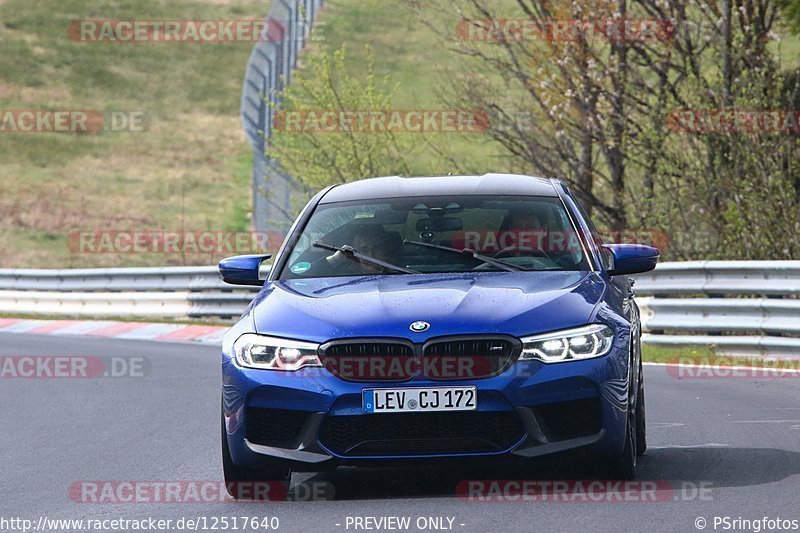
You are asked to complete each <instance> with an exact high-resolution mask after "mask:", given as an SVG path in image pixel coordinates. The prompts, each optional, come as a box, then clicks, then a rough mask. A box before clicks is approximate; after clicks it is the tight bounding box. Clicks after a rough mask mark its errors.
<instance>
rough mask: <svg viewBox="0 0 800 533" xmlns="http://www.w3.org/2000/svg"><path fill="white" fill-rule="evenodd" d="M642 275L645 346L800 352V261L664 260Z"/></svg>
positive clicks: (750, 352) (732, 351)
mask: <svg viewBox="0 0 800 533" xmlns="http://www.w3.org/2000/svg"><path fill="white" fill-rule="evenodd" d="M636 278H637V281H636V285H635V288H636V293H637V295H639V297H637V299H636V300H637V302H638V304H639V307H640V308H641V311H642V330H643V331H644V335H643V341H644V342H646V343H649V344H658V345H687V344H695V345H707V346H712V347H714V348H715V349H716V351H718V352H720V353H730V354H736V355H774V356H800V299H799V298H798V296H800V261H688V262H679V263H663V264H660V265H659V266H658V267H657V268H656V269H655V270H654V271H653V272H649V273H647V274H642V275H639V276H637V277H636ZM642 296H644V297H642Z"/></svg>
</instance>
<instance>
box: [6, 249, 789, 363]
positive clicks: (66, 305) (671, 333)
mask: <svg viewBox="0 0 800 533" xmlns="http://www.w3.org/2000/svg"><path fill="white" fill-rule="evenodd" d="M268 268H269V265H264V270H267V269H268ZM636 278H637V281H636V285H635V289H636V292H637V301H638V303H639V307H640V308H641V315H642V329H643V331H644V337H643V340H644V341H645V342H646V343H650V344H658V345H688V344H700V345H711V346H713V347H715V349H717V350H718V351H719V352H721V353H733V354H737V355H795V356H798V355H800V297H799V296H800V290H799V289H800V261H774V262H772V261H702V262H686V263H662V264H660V265H659V266H658V267H657V268H656V270H655V271H653V272H650V273H647V274H642V275H639V276H637V277H636ZM257 290H258V287H239V286H232V285H227V284H224V283H223V282H222V281H221V280H220V278H219V274H218V273H217V269H216V267H170V268H97V269H75V270H23V269H0V313H6V314H15V313H17V314H38V315H68V316H75V317H109V316H115V317H128V316H129V317H140V316H141V317H158V318H168V319H169V318H187V317H188V318H210V317H224V318H233V317H236V316H239V315H240V314H241V313H242V311H243V310H244V309H245V308H246V307H247V305H248V304H249V303H250V301H251V300H252V298H253V297H254V296H255V292H256V291H257Z"/></svg>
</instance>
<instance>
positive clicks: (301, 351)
mask: <svg viewBox="0 0 800 533" xmlns="http://www.w3.org/2000/svg"><path fill="white" fill-rule="evenodd" d="M317 348H319V345H318V344H314V343H311V342H302V341H293V340H289V339H279V338H276V337H266V336H264V335H256V334H255V333H245V334H244V335H242V336H241V337H239V338H238V339H236V342H234V343H233V353H234V356H235V357H236V362H237V363H238V364H239V366H243V367H247V368H260V369H264V370H285V371H293V370H299V369H301V368H303V367H304V366H322V363H321V362H320V360H319V356H317Z"/></svg>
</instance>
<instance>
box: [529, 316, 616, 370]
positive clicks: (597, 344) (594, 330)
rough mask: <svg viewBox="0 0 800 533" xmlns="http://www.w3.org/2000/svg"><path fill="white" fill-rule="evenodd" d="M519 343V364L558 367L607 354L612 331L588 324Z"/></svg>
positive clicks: (604, 327)
mask: <svg viewBox="0 0 800 533" xmlns="http://www.w3.org/2000/svg"><path fill="white" fill-rule="evenodd" d="M521 340H522V354H520V356H519V360H520V361H529V360H532V359H538V360H539V361H544V362H545V363H558V362H560V361H570V360H576V359H589V358H591V357H600V356H601V355H605V354H607V353H608V352H609V350H611V344H612V342H613V340H614V331H613V330H612V329H611V328H610V327H608V326H604V325H603V324H590V325H588V326H584V327H581V328H574V329H565V330H562V331H555V332H553V333H545V334H543V335H535V336H533V337H525V338H523V339H521Z"/></svg>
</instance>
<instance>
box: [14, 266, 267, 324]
mask: <svg viewBox="0 0 800 533" xmlns="http://www.w3.org/2000/svg"><path fill="white" fill-rule="evenodd" d="M268 269H269V265H264V267H263V268H262V273H263V274H266V272H265V271H266V270H268ZM265 277H266V276H265ZM257 291H258V287H247V286H232V285H228V284H226V283H223V282H222V280H221V279H220V277H219V272H218V271H217V268H216V267H213V266H201V267H168V268H90V269H64V270H45V269H41V270H40V269H35V270H33V269H32V270H26V269H0V313H7V314H25V315H27V314H34V315H64V316H74V317H109V316H114V317H150V318H172V319H175V318H211V317H221V318H232V317H237V316H239V315H240V314H241V313H242V311H243V310H244V309H245V308H246V307H247V305H248V304H249V303H250V301H251V300H252V299H253V297H254V296H255V293H256V292H257Z"/></svg>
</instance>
